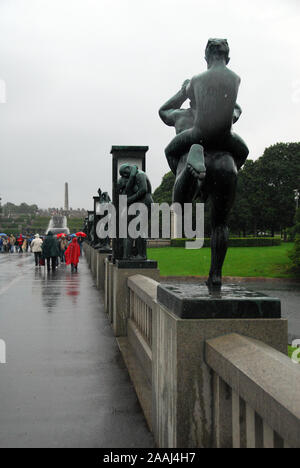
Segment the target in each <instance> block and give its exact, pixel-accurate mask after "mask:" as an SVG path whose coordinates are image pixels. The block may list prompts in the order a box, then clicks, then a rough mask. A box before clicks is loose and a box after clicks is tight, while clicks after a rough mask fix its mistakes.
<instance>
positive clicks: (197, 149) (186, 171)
mask: <svg viewBox="0 0 300 468" xmlns="http://www.w3.org/2000/svg"><path fill="white" fill-rule="evenodd" d="M205 175H206V167H205V160H204V149H203V146H201V145H192V147H191V149H190V151H189V152H188V153H187V154H185V155H184V156H182V158H181V159H180V161H179V163H178V166H177V174H176V180H175V184H174V190H173V201H174V202H177V203H181V204H183V203H191V202H192V201H193V200H195V198H197V196H198V195H199V192H200V190H201V186H202V183H203V180H204V178H205Z"/></svg>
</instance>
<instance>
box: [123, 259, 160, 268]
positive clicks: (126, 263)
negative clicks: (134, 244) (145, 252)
mask: <svg viewBox="0 0 300 468" xmlns="http://www.w3.org/2000/svg"><path fill="white" fill-rule="evenodd" d="M116 267H117V268H119V269H123V270H125V269H126V270H133V269H136V270H137V269H138V270H140V269H156V268H157V262H155V261H154V260H116Z"/></svg>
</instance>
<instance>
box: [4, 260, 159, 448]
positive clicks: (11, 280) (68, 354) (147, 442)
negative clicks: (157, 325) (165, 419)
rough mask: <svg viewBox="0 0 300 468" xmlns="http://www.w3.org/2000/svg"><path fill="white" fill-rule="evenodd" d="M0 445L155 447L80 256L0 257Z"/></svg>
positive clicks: (99, 298) (97, 295)
mask: <svg viewBox="0 0 300 468" xmlns="http://www.w3.org/2000/svg"><path fill="white" fill-rule="evenodd" d="M0 339H3V340H5V342H6V346H7V364H0V447H2V448H3V447H95V448H97V447H111V448H117V447H119V448H121V447H153V439H152V436H151V434H150V432H149V431H148V429H147V426H146V424H145V420H144V417H143V414H142V412H141V409H140V406H139V404H138V402H137V398H136V395H135V392H134V390H133V387H132V384H131V382H130V379H129V377H128V373H127V370H126V368H125V366H124V364H123V360H122V358H121V355H120V352H119V349H118V346H117V343H116V340H115V338H114V336H113V333H112V330H111V326H110V324H109V322H108V320H107V316H106V314H105V312H104V309H103V303H102V299H101V297H100V295H99V292H98V291H97V289H96V288H95V286H94V284H93V281H92V277H91V274H90V272H89V270H88V268H87V265H86V262H85V259H82V260H81V262H80V265H79V271H78V273H77V274H76V273H74V274H71V272H70V271H69V268H66V267H65V266H64V265H62V266H60V267H59V269H58V271H57V272H56V273H54V274H53V273H49V274H47V272H45V270H44V268H40V269H37V268H35V267H34V265H33V257H32V256H31V255H30V254H24V255H22V254H20V255H19V254H12V255H4V254H2V255H0Z"/></svg>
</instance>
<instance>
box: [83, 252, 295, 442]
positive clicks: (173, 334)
mask: <svg viewBox="0 0 300 468" xmlns="http://www.w3.org/2000/svg"><path fill="white" fill-rule="evenodd" d="M93 250H94V249H92V248H91V247H90V246H86V247H85V251H86V258H87V261H88V263H89V265H90V267H91V271H92V274H93V275H94V277H95V278H97V276H98V277H99V279H100V282H102V283H103V284H104V291H105V310H106V312H107V314H108V318H109V320H110V322H111V324H112V327H113V330H114V333H115V336H116V339H117V342H118V345H119V347H120V350H121V352H122V355H123V358H124V361H125V363H126V366H127V368H128V371H129V374H130V377H131V379H132V382H133V385H134V387H135V390H136V393H137V396H138V399H139V401H140V404H141V406H142V408H143V411H144V414H145V418H146V420H147V422H148V426H149V428H150V429H151V430H152V431H153V434H154V438H155V443H156V445H157V446H158V447H163V448H178V447H186V448H204V447H207V448H208V447H218V448H222V447H234V448H236V447H257V448H258V447H274V448H275V447H300V393H299V388H300V366H299V365H296V364H294V363H293V362H292V361H291V360H290V359H289V358H288V357H287V355H286V353H287V321H286V320H285V319H280V318H278V317H277V318H276V317H274V318H226V317H225V318H224V317H223V318H220V317H212V318H201V313H200V314H199V316H198V318H195V319H192V320H191V318H181V317H180V316H179V315H178V314H176V313H175V312H176V311H175V306H174V304H172V301H171V302H169V303H167V304H163V303H162V301H161V299H160V294H158V290H159V289H160V288H161V287H162V286H163V285H162V284H160V283H159V282H158V281H157V280H156V277H159V274H158V273H157V272H151V270H149V271H148V272H147V270H144V271H143V270H137V269H118V266H117V265H115V264H113V263H112V262H111V261H110V260H109V259H108V258H106V260H105V270H100V266H101V268H102V258H101V262H100V263H99V259H100V257H99V254H98V253H95V251H93ZM97 256H98V260H97V261H96V257H97ZM103 271H104V273H103ZM142 271H143V272H142ZM141 272H142V273H141ZM147 275H148V276H147ZM150 275H152V277H151V276H150ZM172 288H173V286H172ZM173 289H176V288H173ZM267 302H268V298H267ZM173 309H174V310H173ZM199 310H200V312H201V310H202V309H201V305H200V306H199Z"/></svg>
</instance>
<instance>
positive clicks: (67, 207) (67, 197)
mask: <svg viewBox="0 0 300 468" xmlns="http://www.w3.org/2000/svg"><path fill="white" fill-rule="evenodd" d="M65 211H69V186H68V182H66V183H65Z"/></svg>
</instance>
